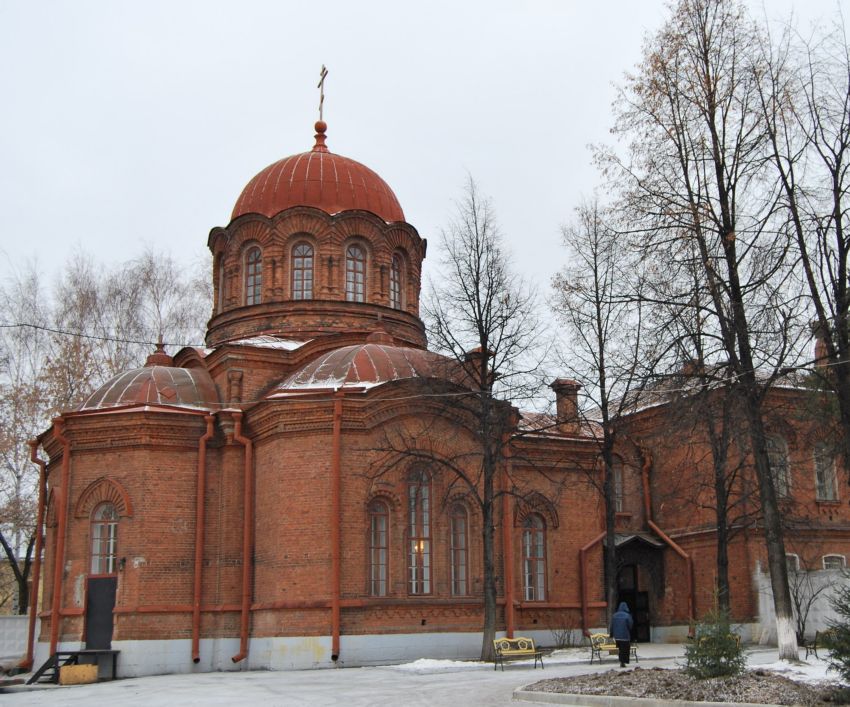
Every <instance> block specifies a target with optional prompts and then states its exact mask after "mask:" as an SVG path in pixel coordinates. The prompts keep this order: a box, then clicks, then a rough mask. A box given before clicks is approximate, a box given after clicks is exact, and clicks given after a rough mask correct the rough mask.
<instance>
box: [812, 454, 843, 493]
mask: <svg viewBox="0 0 850 707" xmlns="http://www.w3.org/2000/svg"><path fill="white" fill-rule="evenodd" d="M814 456H815V498H817V500H818V501H837V500H838V490H837V489H836V484H835V459H834V458H833V456H832V451H831V449H830V447H829V445H827V444H824V443H823V442H821V443H819V444H816V445H815V451H814Z"/></svg>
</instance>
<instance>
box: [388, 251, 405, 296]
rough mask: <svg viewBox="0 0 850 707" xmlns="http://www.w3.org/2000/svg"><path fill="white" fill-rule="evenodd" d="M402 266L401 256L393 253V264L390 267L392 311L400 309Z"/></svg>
mask: <svg viewBox="0 0 850 707" xmlns="http://www.w3.org/2000/svg"><path fill="white" fill-rule="evenodd" d="M402 266H403V261H402V259H401V256H400V255H399V254H398V253H393V262H392V266H391V267H390V306H391V307H392V308H393V309H401V307H402V301H401V293H402Z"/></svg>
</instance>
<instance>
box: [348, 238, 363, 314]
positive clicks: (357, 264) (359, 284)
mask: <svg viewBox="0 0 850 707" xmlns="http://www.w3.org/2000/svg"><path fill="white" fill-rule="evenodd" d="M345 299H346V300H347V301H349V302H365V301H366V251H365V250H364V249H363V248H362V247H361V246H359V245H356V244H355V245H350V246H348V248H347V249H346V251H345Z"/></svg>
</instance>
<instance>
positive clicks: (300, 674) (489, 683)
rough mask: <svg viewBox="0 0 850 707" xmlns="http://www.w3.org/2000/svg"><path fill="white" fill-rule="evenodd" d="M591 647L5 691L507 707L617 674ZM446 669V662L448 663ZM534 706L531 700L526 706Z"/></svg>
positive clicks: (130, 699)
mask: <svg viewBox="0 0 850 707" xmlns="http://www.w3.org/2000/svg"><path fill="white" fill-rule="evenodd" d="M638 650H639V655H640V663H639V665H640V666H641V667H646V668H649V667H656V666H659V667H674V666H675V665H676V664H677V663H678V662H681V657H682V655H683V649H682V646H679V645H672V644H641V645H640V647H639V649H638ZM588 653H589V649H587V648H583V649H573V650H569V651H563V652H559V653H557V654H555V655H553V656H551V657H549V658H547V659H546V668H545V670H543V671H541V670H534V669H533V668H532V667H531V665H525V664H523V663H511V664H509V665H508V666H507V667H506V669H505V671H504V672H502V671H494V670H493V667H492V665H484V664H481V663H454V664H451V665H450V666H448V667H443V668H440V667H439V665H440V664H437V665H430V666H429V664H428V663H423V664H421V667H419V666H420V664H419V663H415V664H408V665H406V666H387V667H375V668H341V669H336V670H334V669H328V670H298V671H280V672H269V671H253V672H238V673H199V674H197V675H162V676H154V677H145V678H130V679H126V680H116V681H114V682H104V683H98V684H95V685H80V686H73V687H47V689H39V690H34V689H15V690H14V691H10V692H4V693H3V694H2V696H0V702H2V703H3V705H4V707H6V705H8V707H23V706H24V705H39V707H50V706H51V705H57V706H58V705H62V706H63V707H66V706H67V707H74V706H75V705H80V707H83V706H85V707H90V706H91V705H92V704H94V703H101V704H115V705H122V706H123V705H144V707H159V706H160V705H169V706H171V705H240V704H250V705H259V706H261V707H277V706H278V705H283V706H289V705H344V707H359V706H361V705H362V706H366V705H370V706H371V705H405V706H407V705H412V706H417V705H422V706H423V707H435V706H439V705H452V706H453V707H467V706H472V705H476V706H477V705H483V706H487V707H507V706H508V705H513V706H514V707H516V705H517V704H518V703H516V702H513V701H512V699H511V698H512V694H513V691H514V690H515V689H516V688H518V687H520V686H521V685H525V684H528V683H531V682H535V681H537V680H541V679H543V678H554V677H566V676H569V675H579V674H583V673H589V672H601V671H606V670H612V669H618V668H617V667H616V666H617V663H616V661H615V660H614V659H613V658H612V659H608V660H606V661H605V662H603V663H602V664H601V665H599V664H598V663H594V664H593V665H592V666H591V665H590V664H589V661H588ZM774 660H776V650H775V649H773V650H765V651H757V652H755V653H752V654H751V655H750V662H751V663H755V662H758V663H768V662H772V661H774ZM443 665H445V664H443ZM524 704H528V703H524Z"/></svg>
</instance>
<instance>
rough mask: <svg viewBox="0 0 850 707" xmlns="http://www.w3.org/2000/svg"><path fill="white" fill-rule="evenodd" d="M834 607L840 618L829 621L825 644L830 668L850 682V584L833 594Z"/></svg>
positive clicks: (824, 637) (824, 636)
mask: <svg viewBox="0 0 850 707" xmlns="http://www.w3.org/2000/svg"><path fill="white" fill-rule="evenodd" d="M831 603H832V608H833V609H834V610H835V613H836V614H838V618H837V619H836V620H834V621H830V623H829V631H827V632H826V633H824V634H823V644H824V646H825V647H826V648H827V649H828V650H829V658H828V661H829V669H830V670H833V671H835V672H836V673H838V674H839V675H840V676H841V679H842V680H843V681H844V682H845V683H850V586H848V585H846V584H845V585H844V586H842V587H840V588H838V589H837V590H836V591H835V594H834V595H833V596H832V600H831Z"/></svg>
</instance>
